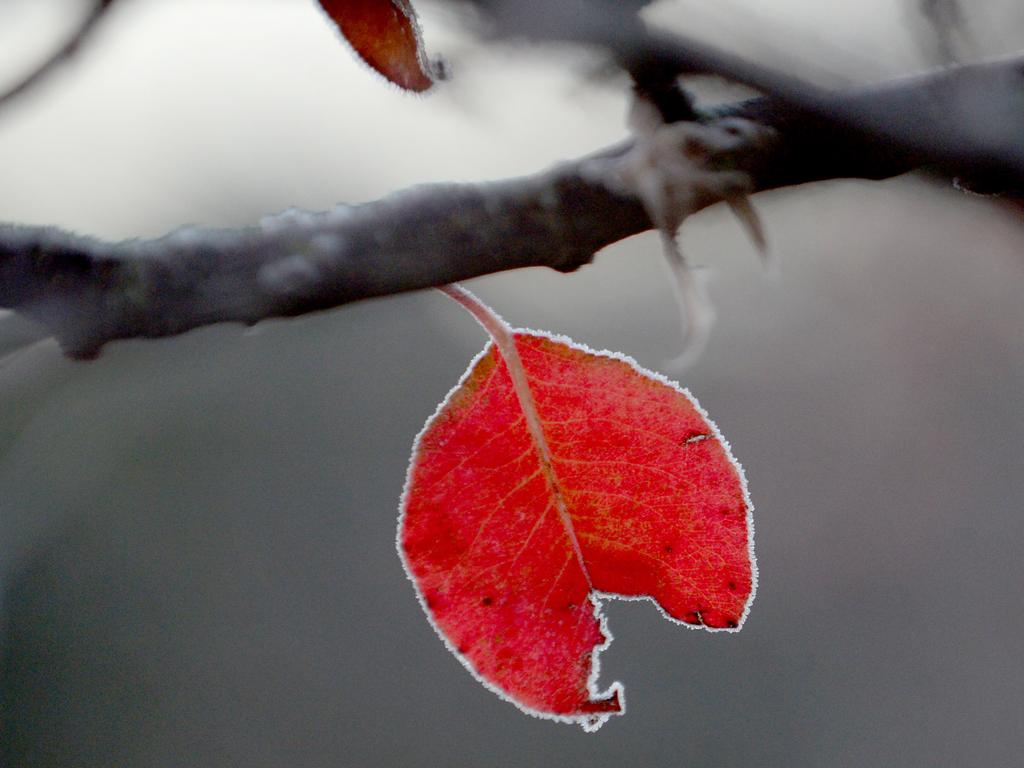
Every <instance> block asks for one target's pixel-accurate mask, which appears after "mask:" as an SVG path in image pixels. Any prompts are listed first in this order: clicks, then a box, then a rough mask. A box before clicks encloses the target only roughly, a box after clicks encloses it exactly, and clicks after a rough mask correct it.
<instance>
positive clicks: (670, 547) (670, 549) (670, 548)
mask: <svg viewBox="0 0 1024 768" xmlns="http://www.w3.org/2000/svg"><path fill="white" fill-rule="evenodd" d="M665 551H666V552H671V551H672V545H671V544H666V545H665Z"/></svg>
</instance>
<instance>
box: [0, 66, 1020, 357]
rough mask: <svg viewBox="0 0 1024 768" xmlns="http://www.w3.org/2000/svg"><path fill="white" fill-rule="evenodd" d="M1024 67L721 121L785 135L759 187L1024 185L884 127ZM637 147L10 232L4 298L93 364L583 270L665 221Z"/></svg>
mask: <svg viewBox="0 0 1024 768" xmlns="http://www.w3.org/2000/svg"><path fill="white" fill-rule="evenodd" d="M1021 72H1024V60H1021V59H1017V60H1012V61H1006V62H1002V63H999V64H987V65H981V66H978V67H969V68H962V69H957V70H947V71H942V72H938V73H935V74H932V75H929V76H926V77H921V78H917V79H914V80H908V81H903V82H901V83H897V84H894V85H886V86H882V87H877V88H873V89H860V90H857V91H849V92H846V93H840V94H834V95H832V96H830V98H831V99H832V100H833V101H834V103H835V104H836V105H837V106H836V110H837V113H838V114H839V115H840V116H842V115H848V114H850V113H851V112H854V111H858V112H859V113H867V114H871V115H873V116H874V117H872V120H871V121H870V123H869V124H868V125H867V126H865V125H860V124H856V123H853V124H851V123H850V122H849V121H848V120H846V119H845V118H837V119H832V118H831V117H830V115H829V114H828V113H827V112H823V111H821V110H817V109H816V110H814V111H807V110H805V109H802V108H799V107H794V106H793V105H792V103H791V102H790V101H789V100H783V99H779V98H772V97H766V98H762V99H755V100H752V101H748V102H743V103H739V104H733V105H728V106H726V107H722V108H718V109H716V110H715V112H714V114H709V115H708V119H711V118H714V117H720V116H723V115H731V116H743V117H747V118H750V119H754V120H757V121H759V122H762V123H764V124H766V125H769V126H771V127H773V128H775V129H776V130H777V131H778V136H779V138H778V141H776V142H774V143H773V144H771V145H769V146H767V147H765V148H764V149H763V150H761V151H759V152H758V153H757V154H755V155H752V156H750V157H749V158H747V162H746V164H745V169H746V170H748V171H749V172H751V174H752V175H753V177H754V179H755V185H756V188H757V189H758V190H765V189H772V188H776V187H781V186H790V185H795V184H803V183H807V182H813V181H818V180H821V179H828V178H851V177H856V178H867V179H882V178H887V177H890V176H895V175H898V174H901V173H904V172H907V171H910V170H913V169H927V170H929V171H930V172H933V173H936V174H938V175H944V176H947V177H949V176H952V175H961V176H968V177H971V176H974V175H977V174H979V173H985V174H992V173H996V174H998V175H999V178H1000V179H1001V180H1002V181H1004V182H1008V183H1012V184H1013V185H1014V186H1015V187H1017V188H1024V184H1022V183H1021V182H1022V181H1024V179H1022V174H1021V172H1020V171H1021V169H1020V168H1019V167H1018V166H1017V165H1016V164H1015V163H1014V162H1002V161H1001V160H1000V156H999V155H998V154H995V155H991V154H984V153H982V154H981V155H979V154H978V153H977V152H973V151H972V152H965V151H964V147H963V146H953V145H951V144H950V142H949V141H948V140H947V139H949V137H955V136H956V130H955V128H951V127H948V126H947V127H946V128H945V129H943V130H941V131H940V133H942V135H943V140H942V141H932V142H926V143H907V142H899V141H893V140H892V139H891V135H890V134H888V133H884V132H883V133H879V132H877V131H875V130H873V127H872V124H871V123H874V122H876V121H877V120H879V119H880V118H881V116H884V115H886V114H888V115H890V116H891V119H892V120H893V121H894V122H896V121H902V122H901V124H906V123H907V121H908V120H910V119H911V117H912V115H908V114H906V111H907V110H914V111H915V112H916V113H917V114H918V117H919V119H922V120H923V119H930V118H931V117H933V116H934V115H933V111H934V109H933V106H932V105H936V104H944V103H950V102H951V101H956V100H958V99H959V98H960V97H961V96H962V95H963V93H964V87H965V83H967V84H969V85H971V86H972V87H977V86H978V85H979V84H981V85H984V83H985V82H988V81H989V80H992V79H994V80H996V81H998V83H1001V85H999V87H1001V88H1002V87H1006V85H1007V83H1011V82H1012V83H1016V82H1017V79H1019V78H1020V76H1021ZM1016 96H1017V98H1018V99H1021V98H1024V89H1022V90H1020V91H1019V92H1018V93H1017V94H1016ZM958 116H959V115H958V114H957V115H953V118H952V119H957V117H958ZM1017 119H1021V118H1020V116H1018V117H1017ZM1018 135H1024V133H1020V134H1018ZM626 148H627V145H620V146H618V147H611V148H608V149H607V150H605V151H604V152H601V153H598V154H597V155H592V156H589V157H586V158H581V159H579V160H576V161H574V162H569V163H565V164H563V165H559V166H557V167H555V168H553V169H550V170H548V171H546V172H543V173H539V174H536V175H533V176H527V177H523V178H519V179H513V180H508V181H501V182H490V183H482V184H437V185H427V186H422V187H417V188H413V189H410V190H407V191H404V192H400V193H397V194H395V195H392V196H389V197H386V198H383V199H381V200H379V201H376V202H372V203H367V204H362V205H356V206H339V207H337V208H335V209H333V210H331V211H328V212H324V213H310V212H303V211H294V210H293V211H287V212H285V213H282V214H279V215H276V216H271V217H268V218H266V219H264V220H263V221H262V222H261V223H260V224H259V225H258V226H254V227H250V228H246V229H242V230H211V229H195V228H189V229H181V230H178V231H176V232H173V233H171V234H169V235H166V236H165V237H162V238H159V239H155V240H135V241H128V242H123V243H110V242H103V241H100V240H96V239H92V238H86V237H81V236H77V235H74V234H72V233H69V232H65V231H61V230H58V229H54V228H40V227H22V226H13V225H4V226H0V307H6V308H9V309H13V310H15V311H17V312H20V313H23V314H25V315H27V316H29V317H31V318H33V319H35V320H37V321H38V322H40V323H42V324H43V325H44V326H45V327H46V329H47V330H48V331H49V332H50V333H52V334H53V335H54V336H56V337H57V339H58V341H60V343H61V345H62V346H63V348H64V350H65V351H66V353H67V354H68V355H70V356H72V357H76V358H89V357H92V356H94V355H96V354H98V352H99V351H100V350H101V349H102V347H103V345H104V344H106V343H108V342H110V341H112V340H115V339H126V338H152V337H160V336H169V335H173V334H178V333H182V332H184V331H187V330H190V329H192V328H197V327H200V326H204V325H209V324H212V323H219V322H226V321H233V322H242V323H247V324H253V323H256V322H258V321H260V320H262V319H265V318H271V317H287V316H294V315H300V314H304V313H307V312H313V311H317V310H323V309H327V308H330V307H335V306H340V305H343V304H346V303H348V302H352V301H357V300H360V299H365V298H369V297H373V296H384V295H388V294H394V293H399V292H403V291H410V290H416V289H420V288H426V287H430V286H439V285H444V284H446V283H450V282H454V281H458V280H466V279H468V278H472V277H477V276H480V275H484V274H490V273H493V272H498V271H502V270H507V269H517V268H521V267H528V266H547V267H551V268H554V269H557V270H561V271H571V270H574V269H576V268H578V267H579V266H581V265H583V264H585V263H587V262H589V261H590V260H591V259H592V258H593V256H594V254H595V253H596V252H597V251H599V250H600V249H601V248H603V247H605V246H607V245H609V244H611V243H614V242H616V241H618V240H622V239H623V238H626V237H629V236H631V235H634V234H637V233H640V232H643V231H645V230H647V229H650V228H651V226H652V225H651V222H650V221H649V220H648V218H647V216H646V214H645V213H644V210H643V207H642V206H641V204H640V203H639V202H638V201H637V200H635V199H632V198H630V197H627V196H625V195H624V194H623V193H621V192H619V191H616V190H615V189H612V188H609V187H608V186H607V185H606V184H605V183H604V181H603V178H604V174H603V172H602V168H603V167H606V164H608V163H610V162H612V161H613V160H614V158H615V157H617V156H618V155H620V154H621V153H622V152H623V151H625V149H626ZM1014 149H1015V151H1019V149H1017V148H1016V147H1015V148H1014Z"/></svg>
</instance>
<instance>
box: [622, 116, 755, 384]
mask: <svg viewBox="0 0 1024 768" xmlns="http://www.w3.org/2000/svg"><path fill="white" fill-rule="evenodd" d="M630 124H631V127H632V128H633V131H634V133H635V135H636V141H635V143H634V144H633V146H632V148H631V149H630V150H629V151H628V152H627V153H626V154H625V155H623V156H622V158H621V159H619V160H618V161H617V162H616V163H615V164H614V166H613V167H612V168H611V170H610V173H609V175H608V179H609V182H610V183H611V184H613V185H615V186H618V187H620V188H623V189H625V190H627V191H629V192H630V193H632V194H634V195H636V196H637V197H638V198H639V199H640V200H641V202H642V203H643V205H644V209H645V210H646V211H647V215H648V216H649V217H650V219H651V223H652V224H654V225H655V226H656V227H657V228H658V231H659V232H660V233H661V238H662V243H663V245H664V251H665V259H666V261H667V262H668V265H669V268H670V269H671V270H672V274H673V277H674V286H675V289H676V300H677V302H678V304H679V309H680V315H681V320H682V328H683V345H682V351H681V353H680V355H679V357H678V358H677V359H676V360H675V361H673V362H672V365H673V366H676V367H682V366H684V365H685V364H686V363H688V362H690V361H691V360H692V359H693V358H694V357H695V356H696V355H698V354H699V353H700V351H701V350H702V349H703V347H704V344H705V342H706V341H707V336H708V332H709V331H710V329H711V323H712V321H713V319H714V310H713V308H712V306H711V303H710V301H709V300H708V298H707V295H706V293H705V291H704V288H703V284H702V281H701V280H700V277H699V276H698V275H697V274H695V272H694V270H693V268H692V267H691V265H690V264H689V263H688V262H687V260H686V257H685V256H683V253H682V251H681V250H680V248H679V244H678V242H677V241H676V234H677V232H678V230H679V227H680V226H681V225H682V223H683V221H684V220H685V219H686V217H687V216H690V215H691V214H693V213H695V212H696V211H699V210H701V209H703V208H706V207H707V206H708V205H710V204H713V203H716V202H719V201H721V202H725V203H727V204H728V205H729V207H730V208H731V209H732V211H733V213H735V214H736V216H737V218H738V219H739V220H740V223H741V224H743V225H744V227H745V228H746V229H747V232H748V233H749V234H750V237H751V239H752V240H753V242H754V244H755V246H757V249H758V252H759V253H760V254H761V256H762V259H763V258H764V257H765V254H766V253H767V248H766V243H765V237H764V230H763V228H762V226H761V221H760V219H759V218H758V216H757V213H756V211H755V210H754V208H753V206H752V205H751V203H750V198H749V195H750V193H751V192H752V191H753V189H754V182H753V179H752V178H751V176H750V174H749V173H747V172H746V171H743V170H739V168H740V167H741V165H740V162H739V161H740V160H742V158H743V157H744V156H747V155H749V154H750V153H751V152H753V151H755V150H757V149H759V148H762V147H763V146H764V145H765V144H767V143H768V142H769V141H770V140H771V138H772V136H773V134H774V132H773V131H771V130H770V129H768V128H765V127H764V126H762V125H760V124H758V123H755V122H752V121H750V120H744V119H742V118H723V119H720V120H716V121H712V122H708V123H697V122H677V123H669V124H665V123H663V122H662V121H661V119H660V116H659V115H658V114H657V111H656V110H655V109H654V108H653V107H652V105H650V104H649V103H647V102H646V101H644V100H637V102H636V103H635V104H634V108H633V110H632V114H631V116H630Z"/></svg>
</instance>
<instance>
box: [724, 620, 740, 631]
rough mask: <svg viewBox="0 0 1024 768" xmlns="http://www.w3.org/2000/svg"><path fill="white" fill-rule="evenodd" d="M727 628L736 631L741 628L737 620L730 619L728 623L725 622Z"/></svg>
mask: <svg viewBox="0 0 1024 768" xmlns="http://www.w3.org/2000/svg"><path fill="white" fill-rule="evenodd" d="M725 626H727V627H728V628H729V629H736V627H738V626H739V623H738V622H737V621H736V619H729V620H728V621H727V622H725Z"/></svg>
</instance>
